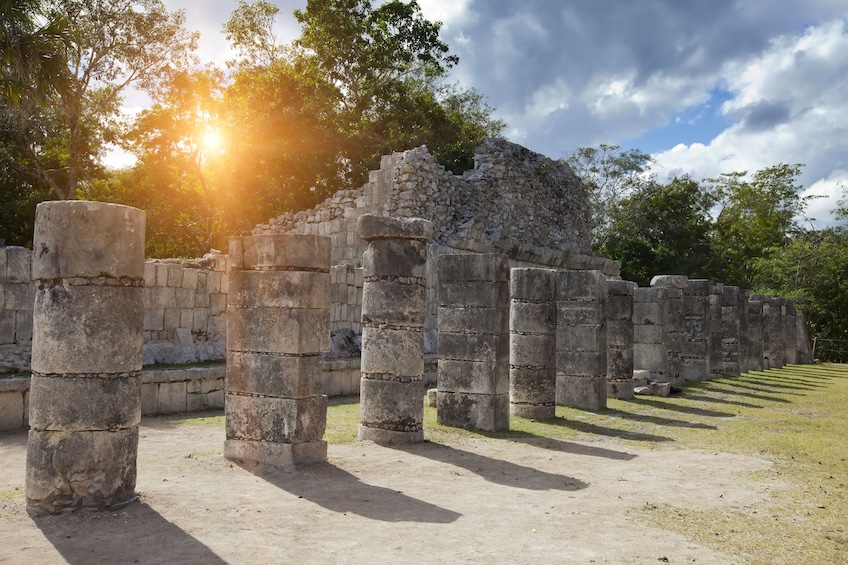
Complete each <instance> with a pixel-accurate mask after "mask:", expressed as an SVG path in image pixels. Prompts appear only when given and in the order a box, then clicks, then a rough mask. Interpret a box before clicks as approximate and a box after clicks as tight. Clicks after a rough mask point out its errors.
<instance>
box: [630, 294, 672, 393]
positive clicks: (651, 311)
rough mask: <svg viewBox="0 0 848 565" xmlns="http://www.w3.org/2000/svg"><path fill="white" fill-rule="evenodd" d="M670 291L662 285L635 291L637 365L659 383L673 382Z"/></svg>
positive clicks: (635, 357)
mask: <svg viewBox="0 0 848 565" xmlns="http://www.w3.org/2000/svg"><path fill="white" fill-rule="evenodd" d="M668 292H669V289H668V288H665V287H662V286H659V287H656V288H644V287H640V288H636V289H635V290H634V292H633V367H634V369H639V370H645V371H649V377H650V379H651V380H653V381H659V382H669V377H668V375H669V359H670V357H671V356H670V354H669V352H668V341H667V340H668V338H669V332H668V331H667V329H666V325H667V322H668V305H669V300H668V297H667V293H668ZM640 384H645V383H640Z"/></svg>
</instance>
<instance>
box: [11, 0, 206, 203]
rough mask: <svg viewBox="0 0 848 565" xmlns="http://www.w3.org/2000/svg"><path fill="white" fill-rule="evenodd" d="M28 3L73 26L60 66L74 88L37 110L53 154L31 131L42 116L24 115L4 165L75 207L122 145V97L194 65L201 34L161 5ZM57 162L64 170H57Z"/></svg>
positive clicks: (114, 0)
mask: <svg viewBox="0 0 848 565" xmlns="http://www.w3.org/2000/svg"><path fill="white" fill-rule="evenodd" d="M27 3H28V4H31V5H34V6H35V5H37V6H38V7H40V8H41V11H42V12H43V13H47V14H61V15H62V17H63V18H64V21H66V22H67V33H68V38H67V42H66V44H67V45H66V47H67V48H66V49H65V50H64V52H63V53H62V55H63V58H62V59H61V64H63V65H64V66H65V67H66V68H67V69H68V70H69V76H68V78H67V84H65V85H63V87H62V88H60V89H56V90H55V92H52V93H49V94H48V96H49V98H48V99H46V100H45V101H43V102H40V103H38V104H36V105H35V106H36V108H37V109H38V110H40V111H41V112H42V113H45V114H46V113H51V114H52V117H53V119H52V120H51V121H50V122H49V124H50V126H51V127H52V129H51V130H50V131H49V135H48V137H49V139H50V140H51V145H53V146H55V147H54V148H53V150H52V151H51V152H49V153H46V152H45V148H44V147H43V145H41V144H40V143H39V136H38V135H37V134H38V133H39V132H38V131H37V128H35V127H34V125H33V123H32V120H33V119H35V118H34V116H35V115H36V114H37V112H29V113H24V112H21V111H19V112H18V117H19V119H20V121H21V122H22V123H24V124H25V125H24V126H23V127H20V128H19V129H18V131H17V134H18V138H17V139H16V140H15V143H14V146H13V147H12V148H11V149H10V148H9V147H5V148H4V151H3V153H2V159H3V161H4V162H5V163H6V164H7V165H8V166H13V167H16V168H17V169H18V170H20V171H21V172H22V173H24V174H26V175H28V176H29V177H30V178H31V179H33V180H34V179H38V180H39V182H44V183H46V184H47V185H48V186H50V188H51V189H52V191H53V192H54V195H55V196H56V197H57V198H60V199H73V198H75V197H76V193H77V189H78V188H79V186H80V183H84V182H91V180H93V179H95V178H97V177H98V176H100V175H102V173H103V170H102V168H101V167H100V166H99V157H100V155H101V153H102V151H103V149H104V146H105V144H107V143H110V142H114V141H115V140H116V135H117V120H118V116H119V112H120V103H121V94H122V92H123V91H124V90H125V89H126V88H127V87H129V86H130V85H138V86H139V87H141V88H153V87H154V86H155V83H156V81H157V80H158V79H160V78H161V77H162V75H163V73H164V72H165V71H166V70H168V69H170V68H173V67H179V66H182V65H185V64H187V63H188V62H189V61H190V60H191V52H192V50H193V49H194V47H195V45H196V41H197V34H191V33H188V32H187V31H185V29H184V28H183V23H184V15H183V13H182V12H174V13H170V12H168V11H167V10H166V9H165V6H164V4H163V3H162V2H161V0H42V1H40V2H35V0H27ZM7 107H9V106H7ZM41 123H42V124H43V123H47V122H43V121H42V122H41ZM54 158H57V159H58V162H56V163H55V165H51V163H49V162H48V161H50V160H53V159H54Z"/></svg>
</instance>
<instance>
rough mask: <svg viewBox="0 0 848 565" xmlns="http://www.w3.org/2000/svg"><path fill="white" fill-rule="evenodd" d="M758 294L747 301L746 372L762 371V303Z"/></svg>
mask: <svg viewBox="0 0 848 565" xmlns="http://www.w3.org/2000/svg"><path fill="white" fill-rule="evenodd" d="M760 296H762V295H759V294H755V295H752V296H751V298H750V299H749V300H748V333H747V335H748V336H749V337H748V343H749V348H748V371H762V370H763V368H764V354H763V301H762V300H760V298H759V297H760Z"/></svg>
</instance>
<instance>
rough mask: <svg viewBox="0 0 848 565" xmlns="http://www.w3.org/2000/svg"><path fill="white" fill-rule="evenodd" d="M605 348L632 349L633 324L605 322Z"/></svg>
mask: <svg viewBox="0 0 848 565" xmlns="http://www.w3.org/2000/svg"><path fill="white" fill-rule="evenodd" d="M606 328H607V347H612V346H620V347H633V336H634V329H633V322H631V321H630V320H629V319H628V320H607V324H606Z"/></svg>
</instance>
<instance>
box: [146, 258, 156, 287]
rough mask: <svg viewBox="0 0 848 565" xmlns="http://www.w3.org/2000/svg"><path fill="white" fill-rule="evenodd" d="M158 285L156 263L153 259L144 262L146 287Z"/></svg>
mask: <svg viewBox="0 0 848 565" xmlns="http://www.w3.org/2000/svg"><path fill="white" fill-rule="evenodd" d="M154 286H156V263H154V262H153V261H145V262H144V287H145V288H151V287H154Z"/></svg>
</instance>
